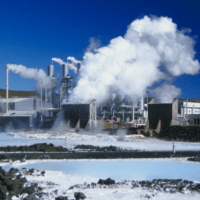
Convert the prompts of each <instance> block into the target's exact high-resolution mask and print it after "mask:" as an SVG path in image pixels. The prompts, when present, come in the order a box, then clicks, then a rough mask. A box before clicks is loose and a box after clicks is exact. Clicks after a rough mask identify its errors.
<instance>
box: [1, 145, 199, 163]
mask: <svg viewBox="0 0 200 200" xmlns="http://www.w3.org/2000/svg"><path fill="white" fill-rule="evenodd" d="M0 151H1V153H0V162H10V161H16V160H20V161H21V162H24V161H25V160H32V159H40V160H41V159H90V158H93V159H116V158H174V157H192V158H191V159H189V161H199V160H198V159H199V154H200V153H199V151H176V152H173V151H138V150H127V149H122V148H119V147H116V146H106V147H99V146H93V145H77V146H75V147H74V149H73V150H70V151H69V150H68V149H67V148H64V147H61V146H58V147H57V146H54V145H53V144H51V143H50V144H47V143H40V144H34V145H30V146H18V147H17V146H6V147H0Z"/></svg>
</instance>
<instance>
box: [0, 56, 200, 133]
mask: <svg viewBox="0 0 200 200" xmlns="http://www.w3.org/2000/svg"><path fill="white" fill-rule="evenodd" d="M52 60H53V59H52ZM55 60H56V59H55ZM59 64H60V66H61V70H62V77H61V80H59V78H58V77H55V74H54V65H53V62H52V64H51V65H48V66H47V74H46V77H45V78H46V80H48V84H46V85H45V80H39V81H38V83H37V87H38V88H39V89H38V91H37V95H35V96H27V97H20V96H18V97H10V96H9V70H11V68H10V67H9V65H7V66H6V95H5V98H1V99H0V127H1V128H6V127H8V126H11V127H13V128H25V129H30V128H51V127H52V126H53V124H54V123H55V121H56V120H63V122H64V123H65V124H66V127H67V128H66V131H80V130H84V131H88V130H93V129H96V128H98V129H101V130H117V129H118V128H126V129H131V128H132V129H142V130H144V131H145V130H146V129H148V130H149V129H152V130H157V129H164V128H166V127H167V126H170V125H188V124H190V125H199V124H200V117H199V116H200V103H199V102H191V101H190V102H188V101H186V100H178V99H175V100H174V101H173V103H170V104H169V103H168V104H166V103H161V102H159V101H158V100H157V99H155V98H149V99H148V97H144V96H142V97H141V98H140V99H138V101H137V102H135V101H133V99H131V97H130V96H128V95H124V94H120V93H119V92H113V93H111V94H109V98H108V99H107V100H105V101H104V102H103V103H101V104H98V101H96V100H95V99H93V100H91V101H90V102H88V103H80V102H79V103H74V102H70V95H71V93H72V92H73V90H74V88H75V87H76V85H77V80H78V78H79V71H80V68H81V63H80V62H77V63H76V64H74V65H72V64H71V63H68V62H67V63H64V62H60V63H59ZM69 70H73V71H74V73H76V77H74V76H72V75H71V73H69ZM58 113H61V115H59V114H58ZM59 116H62V119H59Z"/></svg>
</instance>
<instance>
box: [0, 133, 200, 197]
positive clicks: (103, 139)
mask: <svg viewBox="0 0 200 200" xmlns="http://www.w3.org/2000/svg"><path fill="white" fill-rule="evenodd" d="M45 142H46V143H53V144H54V145H56V146H66V147H67V148H73V147H74V145H78V144H90V145H94V146H110V145H113V146H117V147H121V148H125V149H133V150H136V149H137V150H146V151H152V150H161V151H162V150H169V151H171V150H172V144H173V143H172V142H168V141H162V140H157V139H155V138H145V137H143V136H142V135H129V136H127V135H124V133H123V132H121V133H118V135H116V136H113V135H107V134H105V133H104V134H103V133H98V134H86V133H82V134H77V133H55V132H50V131H46V132H41V131H40V132H39V131H37V132H33V131H32V132H18V133H16V132H15V133H13V132H9V133H1V134H0V145H1V146H7V145H10V146H13V145H16V146H20V145H31V144H35V143H45ZM175 145H176V149H177V150H200V143H190V142H177V141H176V142H175ZM140 160H142V159H137V160H134V159H129V160H126V161H127V163H126V161H125V160H117V161H116V162H115V161H114V160H113V161H111V160H107V161H106V162H107V163H109V164H110V167H111V168H108V167H107V168H105V167H104V168H103V167H102V166H101V165H98V164H96V165H97V166H99V169H98V170H101V171H102V173H99V174H98V173H97V174H94V173H92V170H91V173H86V171H85V170H84V166H85V168H88V169H90V168H89V167H88V166H90V167H91V166H92V163H93V164H94V163H95V162H96V161H95V160H94V161H92V160H88V161H86V160H84V161H81V160H76V161H71V162H74V165H73V166H72V167H71V169H73V170H71V171H70V170H68V168H67V166H70V164H69V161H64V160H63V161H42V162H41V161H29V162H26V163H19V162H15V163H9V164H1V165H2V166H3V167H4V168H5V169H6V168H9V167H17V168H22V167H27V168H32V167H35V168H36V169H37V168H39V169H41V170H46V175H45V176H44V177H43V176H37V175H36V176H28V175H27V177H26V178H27V179H28V180H29V181H34V182H37V183H38V184H39V185H41V186H42V185H43V186H45V187H46V189H45V190H46V192H48V193H49V197H48V198H46V199H52V200H53V199H55V196H58V195H62V196H68V199H69V200H74V199H75V198H74V192H76V191H80V192H83V193H84V194H85V195H86V197H87V198H86V200H87V199H95V200H100V199H101V200H102V199H104V200H107V199H109V200H114V199H120V200H123V199H127V200H128V199H147V198H148V197H151V198H152V199H155V200H157V199H159V200H166V199H167V200H169V199H171V200H172V199H173V200H175V199H181V200H186V199H187V200H188V199H189V198H190V199H194V200H197V199H200V194H199V193H191V192H188V193H185V194H183V193H178V192H177V193H166V192H163V191H162V192H158V191H154V190H150V189H144V188H134V189H133V188H131V186H130V182H127V184H126V185H123V186H120V187H118V188H116V187H114V188H108V187H106V188H100V187H96V188H90V189H88V188H86V187H84V184H85V185H86V183H87V184H91V182H95V183H97V182H98V180H99V179H100V178H108V177H110V176H109V175H111V176H112V177H111V178H113V179H115V178H116V181H120V180H121V181H123V180H124V179H126V180H130V181H131V180H139V179H140V178H138V177H137V176H135V177H134V175H133V176H131V172H132V171H135V172H136V174H143V171H142V170H145V171H146V170H147V169H151V170H150V171H149V176H148V177H147V176H146V175H145V176H143V177H142V178H144V179H145V178H146V179H145V180H148V179H151V180H152V179H153V178H156V179H157V178H176V179H177V178H179V179H184V178H186V177H185V175H187V174H189V175H191V176H190V178H188V179H189V180H190V181H199V182H200V164H199V163H191V162H188V161H186V159H185V158H181V159H175V160H173V159H163V160H162V159H160V160H159V159H157V160H156V159H153V160H149V159H148V161H150V163H151V162H154V165H152V166H151V167H149V166H148V165H145V164H141V165H139V166H138V165H137V163H139V162H140ZM48 162H49V163H48ZM62 162H63V163H65V164H66V163H67V162H68V163H67V164H66V166H65V165H64V164H63V163H62ZM84 162H85V164H84ZM128 162H130V163H132V164H136V165H135V166H132V165H129V164H128ZM45 163H46V164H45ZM47 163H48V166H50V167H47ZM80 163H82V164H80ZM86 163H87V165H88V166H87V165H86ZM90 163H91V164H90ZM123 163H125V164H124V165H123ZM160 163H162V164H163V166H165V168H166V169H168V171H165V170H164V169H163V168H164V167H163V166H160ZM169 163H175V166H176V167H173V166H171V167H172V168H169ZM53 166H54V168H51V167H53ZM59 166H62V167H61V168H60V167H59ZM144 166H145V169H143V167H144ZM177 166H179V167H180V166H181V168H178V167H177ZM64 169H65V170H64ZM66 169H67V170H66ZM161 169H162V170H163V171H162V170H161ZM103 170H104V171H103ZM106 170H107V171H106ZM109 170H110V171H109ZM120 170H121V171H125V172H126V174H130V179H127V177H126V176H125V175H123V174H122V176H121V177H118V178H117V176H114V174H116V175H117V174H119V171H120ZM153 171H155V172H156V173H155V174H157V175H155V176H154V175H153ZM97 172H98V171H97ZM111 172H112V173H111ZM159 173H160V174H159ZM102 174H104V175H105V177H102ZM161 174H164V176H161ZM147 175H148V174H147ZM175 175H176V176H175ZM48 182H53V183H55V185H49V184H48ZM76 184H82V185H83V187H81V188H74V189H72V190H69V187H71V186H73V185H76ZM56 190H58V191H57V192H55V191H56ZM44 192H45V191H44ZM16 199H17V198H16Z"/></svg>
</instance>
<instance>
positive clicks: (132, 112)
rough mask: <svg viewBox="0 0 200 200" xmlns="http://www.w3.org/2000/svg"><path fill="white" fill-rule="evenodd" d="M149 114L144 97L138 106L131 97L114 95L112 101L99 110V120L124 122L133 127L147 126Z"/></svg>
mask: <svg viewBox="0 0 200 200" xmlns="http://www.w3.org/2000/svg"><path fill="white" fill-rule="evenodd" d="M147 114H148V113H147V104H144V98H143V97H142V98H141V99H140V100H139V101H138V103H137V104H136V103H134V102H133V100H132V99H131V98H130V97H128V96H125V95H120V94H118V95H117V94H112V95H111V97H110V99H109V100H108V101H106V102H105V103H103V105H101V106H99V108H98V109H97V115H98V117H99V118H103V119H105V120H108V119H112V121H114V122H120V121H123V122H124V123H131V124H132V125H133V126H141V125H145V124H146V121H147Z"/></svg>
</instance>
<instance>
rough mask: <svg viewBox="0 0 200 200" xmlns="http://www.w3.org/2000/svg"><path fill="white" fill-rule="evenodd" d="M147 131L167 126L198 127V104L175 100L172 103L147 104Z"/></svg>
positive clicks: (199, 117)
mask: <svg viewBox="0 0 200 200" xmlns="http://www.w3.org/2000/svg"><path fill="white" fill-rule="evenodd" d="M148 120H149V122H148V123H149V129H154V130H155V129H157V130H158V131H159V130H160V129H165V128H166V127H168V126H173V125H180V126H187V125H200V102H198V101H196V102H194V101H192V100H190V101H188V100H179V99H175V100H174V101H173V102H172V103H158V102H157V101H156V100H155V99H153V100H152V101H151V102H149V104H148Z"/></svg>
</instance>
